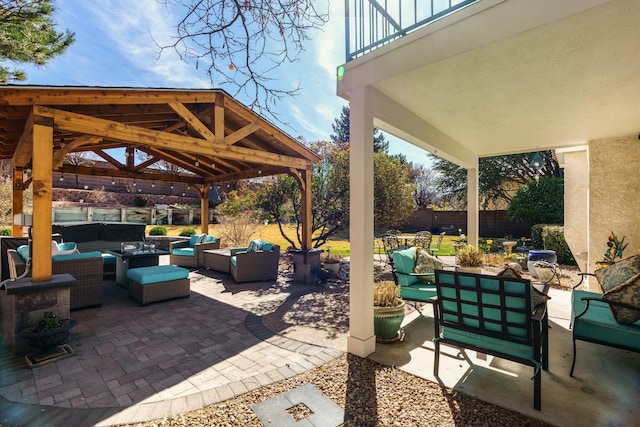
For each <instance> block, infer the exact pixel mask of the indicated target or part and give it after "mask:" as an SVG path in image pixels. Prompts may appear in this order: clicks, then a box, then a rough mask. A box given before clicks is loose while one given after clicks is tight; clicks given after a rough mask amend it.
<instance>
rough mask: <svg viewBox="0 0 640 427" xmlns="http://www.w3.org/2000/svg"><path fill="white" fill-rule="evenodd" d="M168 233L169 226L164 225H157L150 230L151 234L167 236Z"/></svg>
mask: <svg viewBox="0 0 640 427" xmlns="http://www.w3.org/2000/svg"><path fill="white" fill-rule="evenodd" d="M166 235H167V227H163V226H162V225H156V226H155V227H153V228H152V229H151V230H149V236H166Z"/></svg>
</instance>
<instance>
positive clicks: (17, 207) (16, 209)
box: [11, 165, 24, 237]
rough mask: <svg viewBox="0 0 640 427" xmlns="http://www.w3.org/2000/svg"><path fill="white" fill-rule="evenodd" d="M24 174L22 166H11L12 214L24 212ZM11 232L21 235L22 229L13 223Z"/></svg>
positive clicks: (14, 234) (17, 235) (22, 233)
mask: <svg viewBox="0 0 640 427" xmlns="http://www.w3.org/2000/svg"><path fill="white" fill-rule="evenodd" d="M23 181H24V174H23V172H22V168H17V167H15V165H14V166H13V209H12V213H13V215H16V214H21V213H23V212H24V184H23ZM11 234H12V235H13V236H15V237H22V236H23V235H24V230H23V229H22V227H21V226H19V225H16V224H13V229H12V232H11Z"/></svg>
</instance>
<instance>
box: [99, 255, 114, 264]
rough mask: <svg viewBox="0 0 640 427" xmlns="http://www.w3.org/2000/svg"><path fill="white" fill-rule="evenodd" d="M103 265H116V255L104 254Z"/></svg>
mask: <svg viewBox="0 0 640 427" xmlns="http://www.w3.org/2000/svg"><path fill="white" fill-rule="evenodd" d="M101 255H102V264H104V265H112V264H115V263H116V257H115V255H111V254H105V253H102V254H101Z"/></svg>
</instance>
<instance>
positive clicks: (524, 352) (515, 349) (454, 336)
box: [440, 326, 533, 360]
mask: <svg viewBox="0 0 640 427" xmlns="http://www.w3.org/2000/svg"><path fill="white" fill-rule="evenodd" d="M440 337H441V338H445V339H450V340H456V341H460V342H462V343H465V344H468V345H472V346H475V347H480V348H487V349H489V348H490V349H492V350H496V351H499V352H500V353H504V354H508V355H510V356H514V357H519V358H522V359H529V360H533V346H531V345H526V344H518V343H514V342H511V341H506V340H501V339H499V338H493V337H489V336H486V335H480V334H476V333H473V332H469V331H461V330H459V329H454V328H448V327H446V326H445V327H443V328H442V333H441V334H440Z"/></svg>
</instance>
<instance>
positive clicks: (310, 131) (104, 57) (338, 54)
mask: <svg viewBox="0 0 640 427" xmlns="http://www.w3.org/2000/svg"><path fill="white" fill-rule="evenodd" d="M321 1H323V0H319V1H318V3H320V2H321ZM54 4H55V7H56V14H55V17H54V19H55V21H56V22H57V23H58V28H59V29H65V28H66V29H69V30H71V31H72V32H74V33H75V38H76V41H75V43H73V44H72V45H71V47H70V48H69V49H68V50H67V52H66V53H65V54H64V55H63V56H61V57H58V58H55V59H53V60H52V61H50V62H49V63H48V64H47V65H46V66H45V67H41V68H35V67H24V68H25V71H26V72H27V74H28V80H27V81H26V82H25V83H26V84H35V85H72V86H125V87H171V88H209V87H211V82H210V80H209V78H208V76H207V75H206V73H205V71H204V69H205V67H202V66H201V67H199V68H200V69H199V70H198V69H196V68H195V66H194V65H193V64H189V63H185V62H183V61H181V60H180V59H179V58H178V57H177V55H176V54H175V53H173V52H168V51H167V52H165V53H163V54H162V56H160V58H158V52H159V49H158V47H157V46H156V43H155V42H154V40H157V41H158V42H159V43H162V42H163V41H168V40H169V39H170V37H171V35H172V34H173V30H174V29H173V28H172V26H173V25H174V23H175V22H176V20H177V18H175V17H173V18H172V17H171V15H170V12H169V11H168V10H167V9H166V8H165V6H164V5H162V4H160V3H158V2H157V1H156V0H134V1H132V0H92V1H86V0H56V1H55V2H54ZM332 5H333V8H334V9H332V10H331V19H330V21H329V23H328V24H326V25H325V26H324V27H323V29H322V30H321V31H317V32H315V33H314V34H312V35H311V36H312V38H313V40H309V41H307V44H306V45H305V49H306V50H305V51H304V52H302V55H301V57H300V60H299V61H298V62H296V63H293V64H285V65H283V66H281V67H280V68H279V69H278V71H279V73H278V78H279V79H281V82H282V83H284V84H285V85H286V84H289V85H290V87H291V88H294V87H295V86H297V85H298V83H299V84H300V86H301V90H300V94H299V95H298V96H296V97H295V98H286V99H284V100H282V101H280V102H279V103H278V105H277V107H276V110H277V112H278V114H279V117H280V119H281V120H282V121H283V122H284V123H287V124H289V126H284V125H282V124H280V123H275V124H276V125H277V126H279V127H280V128H281V129H282V130H283V131H285V132H286V133H288V134H289V135H291V136H293V137H297V136H303V137H304V138H305V139H306V140H307V141H316V140H326V139H329V136H330V135H331V133H332V129H331V125H332V124H333V123H334V120H335V119H336V118H337V117H339V115H340V111H341V108H342V106H343V105H346V102H345V101H344V100H343V99H342V98H340V97H338V96H337V95H336V79H335V70H336V67H337V66H338V65H340V64H341V63H343V62H344V58H345V53H344V17H343V15H342V2H332ZM223 89H224V87H223ZM238 100H239V101H240V102H244V103H247V102H248V101H249V100H243V99H242V98H241V97H239V98H238ZM270 120H271V119H270ZM271 121H273V120H271ZM389 139H390V141H391V144H390V150H389V151H390V153H392V154H395V153H399V152H402V153H404V154H405V155H406V156H407V158H408V159H411V160H412V161H414V162H421V161H420V160H421V159H424V161H423V162H426V153H425V152H424V151H422V150H419V149H417V148H415V147H413V146H412V145H410V144H407V143H404V142H402V141H400V140H397V139H395V138H392V137H390V138H389ZM421 163H422V162H421Z"/></svg>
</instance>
